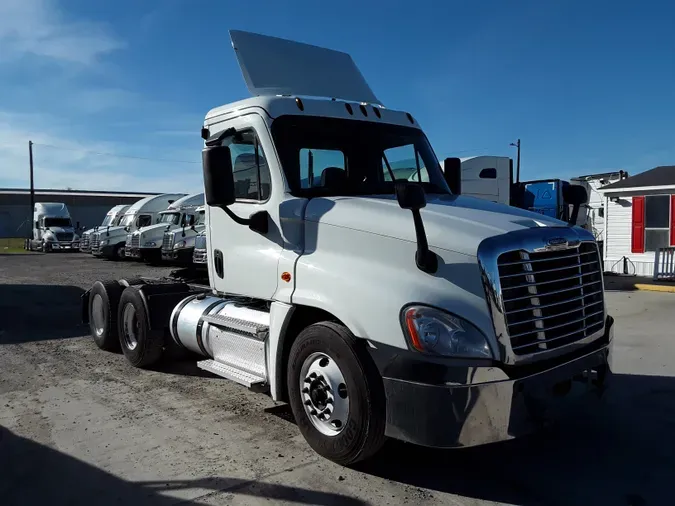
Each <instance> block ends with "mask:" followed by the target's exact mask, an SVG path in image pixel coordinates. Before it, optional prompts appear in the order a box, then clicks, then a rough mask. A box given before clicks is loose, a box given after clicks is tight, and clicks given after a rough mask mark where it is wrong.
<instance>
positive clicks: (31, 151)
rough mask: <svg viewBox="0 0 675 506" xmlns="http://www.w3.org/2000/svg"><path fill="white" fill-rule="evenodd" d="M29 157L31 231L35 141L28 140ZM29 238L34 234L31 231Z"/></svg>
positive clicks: (33, 202)
mask: <svg viewBox="0 0 675 506" xmlns="http://www.w3.org/2000/svg"><path fill="white" fill-rule="evenodd" d="M28 159H29V161H30V222H29V223H30V227H28V229H29V230H30V231H32V230H33V211H34V210H35V185H34V184H33V141H28ZM28 238H29V239H32V238H33V236H32V234H31V233H29V236H28Z"/></svg>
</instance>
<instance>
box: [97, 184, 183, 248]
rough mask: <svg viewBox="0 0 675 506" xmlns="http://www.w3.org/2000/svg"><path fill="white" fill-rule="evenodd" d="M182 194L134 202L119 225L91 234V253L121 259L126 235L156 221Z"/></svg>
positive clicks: (151, 197)
mask: <svg viewBox="0 0 675 506" xmlns="http://www.w3.org/2000/svg"><path fill="white" fill-rule="evenodd" d="M184 196H185V194H184V193H164V194H161V195H152V196H150V197H146V198H144V199H141V200H139V201H138V202H135V203H134V204H132V205H131V206H130V207H129V209H127V211H126V212H125V213H124V216H123V217H122V219H121V220H120V222H119V225H117V226H116V227H110V228H106V229H105V230H99V231H97V232H94V233H93V234H92V235H91V239H90V243H91V254H92V255H94V256H96V257H104V258H108V259H110V260H123V259H124V258H125V253H124V249H125V245H126V242H127V235H131V234H133V233H134V232H135V231H136V230H138V229H139V228H141V227H145V226H147V225H151V224H153V223H156V222H157V221H158V220H159V218H160V214H159V213H160V212H161V211H163V210H165V209H166V208H167V207H168V206H169V205H170V204H171V203H172V202H175V201H176V200H178V199H180V198H183V197H184Z"/></svg>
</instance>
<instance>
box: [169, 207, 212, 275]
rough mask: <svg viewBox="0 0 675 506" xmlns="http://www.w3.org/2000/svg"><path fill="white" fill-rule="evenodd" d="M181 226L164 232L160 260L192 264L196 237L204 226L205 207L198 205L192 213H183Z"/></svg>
mask: <svg viewBox="0 0 675 506" xmlns="http://www.w3.org/2000/svg"><path fill="white" fill-rule="evenodd" d="M181 221H182V223H181V227H180V228H178V229H174V230H167V231H165V232H164V239H163V240H162V260H163V261H165V262H168V263H172V264H179V265H190V264H192V257H193V252H194V250H195V244H196V239H197V237H198V236H199V235H200V234H201V233H202V232H203V231H204V228H205V227H206V208H205V207H204V206H199V207H197V208H195V209H194V214H188V213H187V212H186V213H185V214H184V216H183V218H182V219H181Z"/></svg>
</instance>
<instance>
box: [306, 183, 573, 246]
mask: <svg viewBox="0 0 675 506" xmlns="http://www.w3.org/2000/svg"><path fill="white" fill-rule="evenodd" d="M421 215H422V221H423V222H424V228H425V231H426V234H427V239H428V241H429V246H433V247H436V248H442V249H446V250H450V251H455V252H457V253H463V254H466V255H471V256H476V251H477V248H478V245H479V244H480V242H481V241H482V240H483V239H486V238H488V237H492V236H495V235H501V234H505V233H507V232H512V231H515V230H520V229H524V228H535V227H567V226H568V225H567V223H565V222H563V221H560V220H556V219H553V218H549V217H546V216H543V215H541V214H537V213H533V212H530V211H525V210H523V209H518V208H516V207H511V206H506V205H503V204H498V203H495V202H490V201H488V200H483V199H478V198H474V197H465V196H455V195H428V196H427V205H426V207H424V208H423V209H422V210H421ZM305 219H306V220H307V221H310V222H317V223H322V224H326V225H332V226H336V227H345V228H349V229H353V230H360V231H363V232H368V233H372V234H378V235H384V236H387V237H394V238H397V239H402V240H405V241H410V242H416V238H415V227H414V223H413V217H412V213H411V211H409V210H405V209H401V208H400V207H399V205H398V202H397V201H396V197H394V196H393V195H390V196H389V195H382V196H374V197H325V198H315V199H312V200H310V201H309V203H308V204H307V208H306V210H305Z"/></svg>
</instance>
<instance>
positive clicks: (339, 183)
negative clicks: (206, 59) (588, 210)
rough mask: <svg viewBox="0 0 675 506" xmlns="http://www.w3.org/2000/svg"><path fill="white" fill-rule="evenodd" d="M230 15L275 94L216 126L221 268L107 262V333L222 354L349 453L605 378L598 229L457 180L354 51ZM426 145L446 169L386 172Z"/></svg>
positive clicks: (322, 444) (538, 415)
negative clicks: (387, 101)
mask: <svg viewBox="0 0 675 506" xmlns="http://www.w3.org/2000/svg"><path fill="white" fill-rule="evenodd" d="M230 33H231V38H232V43H233V47H234V49H235V52H236V54H237V58H238V60H239V63H240V66H241V68H242V71H243V74H244V76H245V78H246V82H247V85H248V87H249V89H250V90H251V92H252V94H253V95H255V96H254V97H253V98H249V99H247V100H243V101H240V102H236V103H234V104H229V105H226V106H223V107H218V108H216V109H213V110H211V111H210V112H209V113H208V114H207V115H206V119H205V123H204V128H203V131H202V135H203V137H204V138H205V148H204V150H203V152H202V159H203V174H204V188H205V194H206V203H207V207H206V231H207V236H206V237H207V246H208V270H209V280H210V287H208V288H206V289H203V288H200V287H198V286H191V285H190V284H188V283H187V282H181V281H180V280H170V279H164V280H145V281H135V282H133V283H130V282H128V281H124V280H119V281H97V282H96V283H94V285H93V286H92V288H91V289H90V290H88V291H87V292H86V293H85V294H84V295H83V314H84V315H85V320H86V321H88V322H89V325H90V328H91V333H92V336H93V338H94V340H95V342H96V344H97V345H98V346H99V347H101V348H103V349H114V348H118V347H120V346H121V348H122V351H123V352H124V355H125V357H126V358H127V359H128V361H129V362H130V363H131V364H132V365H134V366H136V367H148V366H151V365H152V364H154V363H155V362H157V361H158V360H160V358H161V357H162V354H163V350H164V349H165V348H167V347H170V346H175V347H179V348H184V349H187V350H190V351H192V352H194V353H196V354H198V355H201V356H203V360H201V361H200V362H198V365H199V367H200V368H202V369H205V370H207V371H211V372H212V373H213V374H215V375H218V376H222V377H224V378H227V379H230V380H232V381H235V382H238V383H240V384H242V385H245V386H247V387H250V388H254V389H256V390H258V391H265V392H268V393H269V394H270V395H271V397H272V398H273V399H274V400H275V401H285V402H288V403H289V404H290V407H291V409H292V412H293V414H294V417H295V419H296V421H297V425H298V428H299V430H300V432H301V433H302V435H303V436H304V437H305V439H306V440H307V442H308V443H309V445H310V446H311V447H312V448H313V449H314V450H315V451H317V452H318V453H319V454H321V455H323V456H324V457H326V458H329V459H331V460H333V461H335V462H338V463H341V464H351V463H354V462H357V461H360V460H363V459H365V458H368V457H369V456H371V455H373V454H374V453H375V452H376V451H377V450H378V449H379V448H380V447H381V446H382V444H383V442H384V440H385V438H386V437H392V438H397V439H401V440H404V441H409V442H413V443H417V444H421V445H426V446H433V447H446V448H449V447H463V446H471V445H478V444H483V443H490V442H495V441H501V440H505V439H509V438H512V437H516V436H519V435H521V434H524V433H527V432H530V431H532V430H534V429H535V428H536V427H538V426H539V424H540V423H542V421H544V420H546V418H547V417H548V416H549V415H550V412H549V411H548V409H547V408H548V407H549V406H550V405H551V404H554V401H556V403H560V402H563V405H564V402H565V401H567V402H570V401H571V399H569V398H568V399H565V400H564V401H563V399H562V398H563V397H564V396H568V397H572V396H573V395H575V394H577V393H579V392H580V391H584V392H585V393H591V392H601V391H602V390H603V389H604V386H605V383H606V382H607V380H608V379H609V378H610V377H611V349H612V336H613V319H612V318H611V317H610V316H608V315H607V314H606V311H605V303H604V293H603V280H602V274H601V272H600V271H599V268H598V267H599V255H598V249H597V245H596V243H595V241H594V240H593V237H592V236H591V235H590V234H589V233H588V232H586V231H584V230H582V229H580V228H579V227H571V226H568V225H567V224H566V223H564V222H561V221H558V220H555V219H552V218H549V217H546V216H541V215H537V214H533V213H531V212H528V211H525V210H521V209H516V208H513V207H508V206H504V205H500V204H496V203H493V202H489V201H486V200H480V199H476V198H471V197H465V196H461V195H458V194H456V193H453V191H452V189H453V188H460V187H461V185H460V183H459V181H460V178H461V175H460V172H461V171H460V166H459V164H455V165H454V166H453V165H452V164H451V163H446V164H445V168H446V171H445V177H444V174H443V173H442V171H441V170H440V166H439V162H438V160H437V159H436V156H435V155H434V152H433V151H432V149H431V146H430V145H429V142H428V141H427V138H426V136H425V134H424V132H423V131H422V130H421V128H420V126H419V125H418V123H417V121H416V120H415V118H414V117H413V116H412V115H410V114H409V113H406V112H402V111H395V110H391V109H385V108H383V107H382V106H381V105H380V103H379V102H378V100H377V98H376V97H375V96H374V95H373V93H372V91H371V90H370V88H369V87H368V85H367V84H366V82H365V80H364V79H363V76H362V75H361V73H360V72H359V71H358V69H357V68H356V66H355V64H354V62H353V61H352V59H351V57H350V56H349V55H347V54H345V53H340V52H336V51H330V50H327V49H323V48H318V47H314V46H309V45H305V44H299V43H295V42H292V41H286V40H281V39H277V38H273V37H265V36H261V35H256V34H251V33H246V32H240V31H232V32H230ZM270 58H272V59H273V61H272V62H270ZM308 72H310V74H308ZM310 95H313V96H315V97H330V98H329V99H323V98H311V97H310ZM331 98H334V100H331ZM411 153H412V155H413V156H414V157H418V158H419V159H420V160H421V161H422V163H423V166H424V167H425V169H424V170H425V172H427V173H428V182H422V183H413V182H408V181H405V180H403V181H391V180H390V181H387V180H386V176H385V174H387V173H389V168H388V166H389V165H391V162H392V161H394V160H395V159H396V158H397V157H400V156H406V157H407V158H410V156H409V155H410V154H411ZM310 175H311V177H310ZM312 183H314V184H312Z"/></svg>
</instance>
